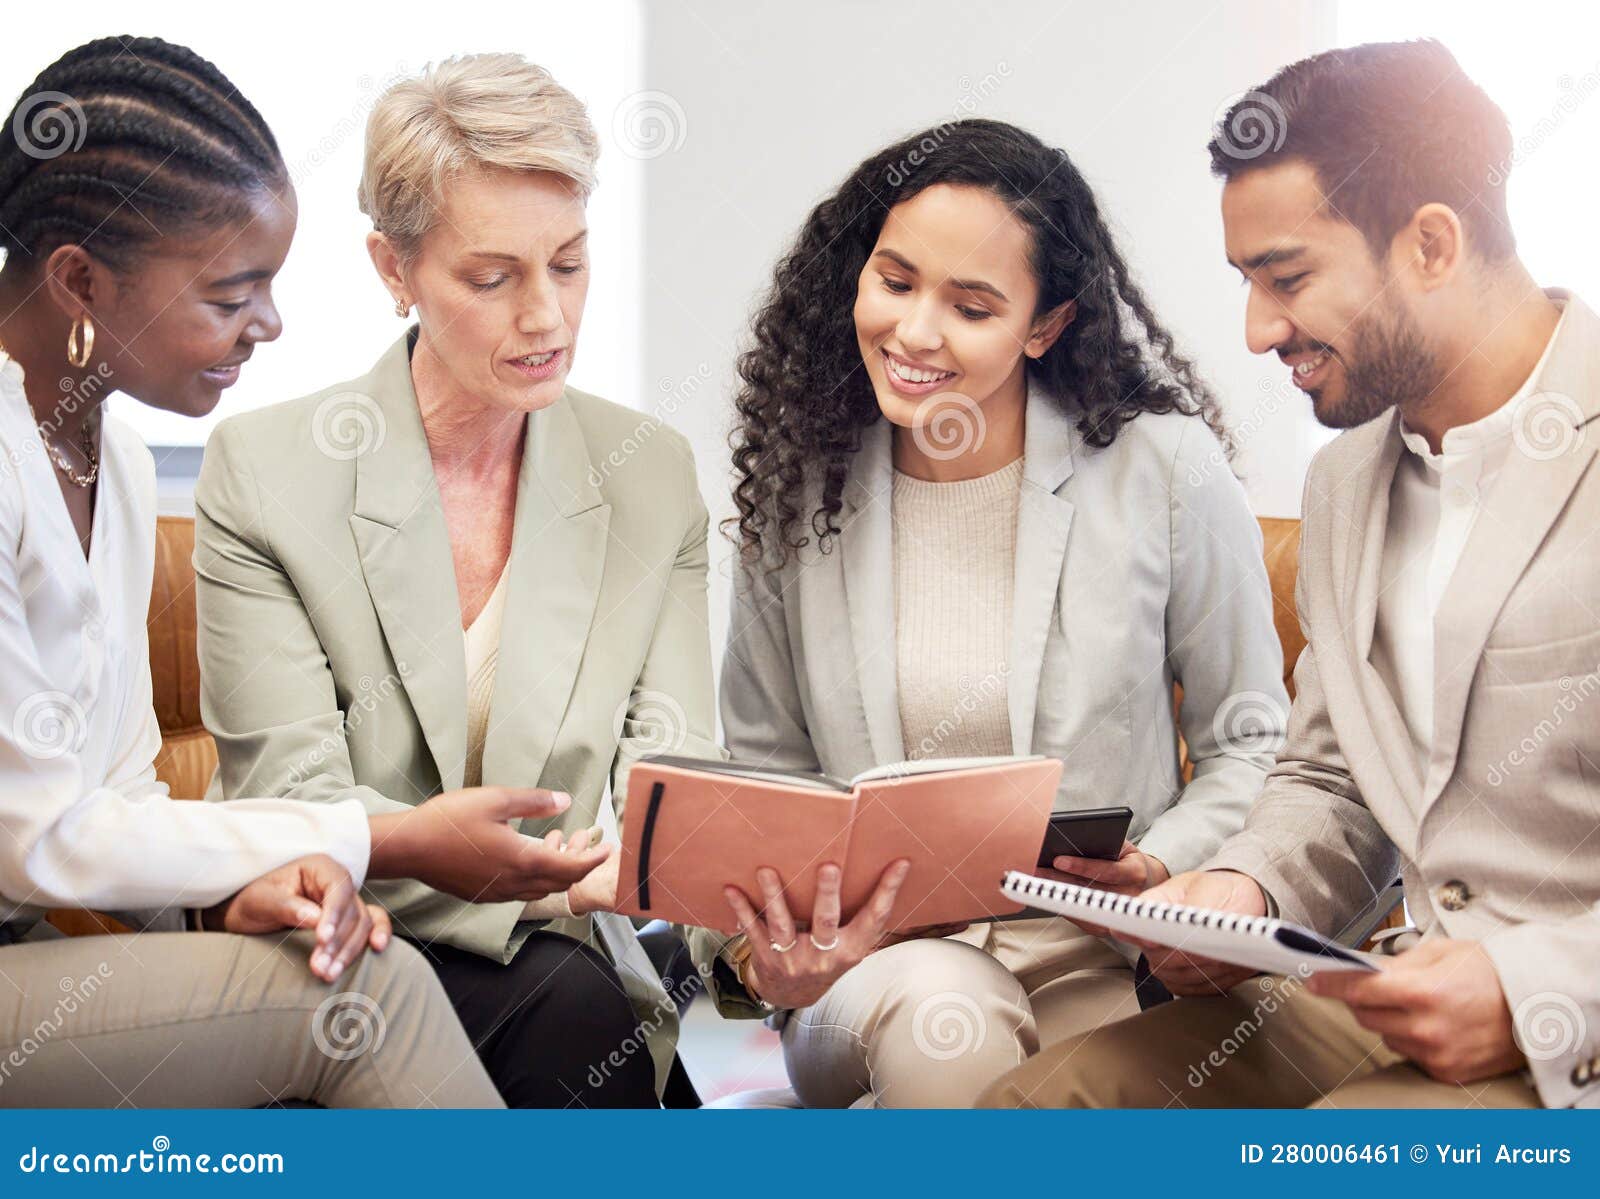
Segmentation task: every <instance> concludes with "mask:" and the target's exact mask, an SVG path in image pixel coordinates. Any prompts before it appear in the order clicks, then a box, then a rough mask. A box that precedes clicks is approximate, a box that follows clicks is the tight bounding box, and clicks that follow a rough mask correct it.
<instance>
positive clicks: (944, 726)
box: [891, 458, 1022, 759]
mask: <svg viewBox="0 0 1600 1199" xmlns="http://www.w3.org/2000/svg"><path fill="white" fill-rule="evenodd" d="M1021 488H1022V459H1021V458H1018V459H1017V460H1016V461H1015V462H1013V463H1011V465H1009V466H1006V467H1004V468H1002V469H1000V470H998V471H995V472H994V473H992V474H988V475H982V476H980V477H978V478H976V479H962V480H960V481H958V482H955V483H930V482H927V481H926V480H922V479H915V478H912V477H911V476H910V475H906V474H902V473H900V472H899V471H896V472H895V474H894V485H893V489H892V491H891V502H892V505H893V514H894V596H895V600H894V609H895V610H894V617H895V619H894V627H895V658H896V669H897V674H898V692H899V700H900V730H901V736H902V738H903V740H904V743H905V752H906V757H907V759H918V758H950V757H961V756H966V755H986V754H1009V753H1011V752H1012V746H1011V723H1010V710H1009V708H1008V706H1007V703H1006V678H1007V674H1008V672H1009V669H1010V667H1009V663H1008V662H1007V660H1006V659H1007V656H1008V654H1009V653H1010V645H1011V600H1012V594H1013V591H1014V589H1015V582H1014V571H1015V566H1016V556H1017V504H1018V499H1019V497H1020V495H1021Z"/></svg>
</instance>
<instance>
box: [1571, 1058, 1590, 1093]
mask: <svg viewBox="0 0 1600 1199" xmlns="http://www.w3.org/2000/svg"><path fill="white" fill-rule="evenodd" d="M1593 1081H1594V1062H1579V1063H1578V1064H1577V1065H1576V1066H1574V1067H1572V1085H1573V1086H1575V1087H1586V1086H1588V1085H1589V1084H1590V1083H1591V1082H1593Z"/></svg>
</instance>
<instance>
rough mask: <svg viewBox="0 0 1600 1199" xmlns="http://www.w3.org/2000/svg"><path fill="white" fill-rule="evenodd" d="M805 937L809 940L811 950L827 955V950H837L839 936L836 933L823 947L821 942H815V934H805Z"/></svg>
mask: <svg viewBox="0 0 1600 1199" xmlns="http://www.w3.org/2000/svg"><path fill="white" fill-rule="evenodd" d="M806 936H808V937H810V938H811V948H813V949H817V950H820V951H822V952H823V953H827V952H828V951H829V950H832V949H838V948H839V934H838V933H834V934H833V940H831V941H829V942H828V943H827V944H826V945H824V944H823V943H822V942H821V941H819V940H817V934H816V933H807V934H806Z"/></svg>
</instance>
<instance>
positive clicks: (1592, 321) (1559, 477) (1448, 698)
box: [1423, 293, 1600, 806]
mask: <svg viewBox="0 0 1600 1199" xmlns="http://www.w3.org/2000/svg"><path fill="white" fill-rule="evenodd" d="M1553 294H1554V296H1555V298H1564V297H1563V296H1562V293H1553ZM1566 303H1567V311H1566V313H1565V314H1564V320H1563V322H1562V327H1561V328H1560V329H1559V330H1558V332H1557V334H1556V337H1557V340H1556V344H1555V345H1554V346H1552V347H1551V351H1550V357H1549V359H1548V360H1547V361H1546V363H1545V367H1544V370H1543V371H1542V372H1541V373H1540V375H1539V378H1538V379H1537V380H1536V381H1535V383H1534V387H1533V391H1532V393H1531V394H1530V395H1529V397H1528V399H1527V400H1525V401H1521V402H1522V403H1524V404H1527V405H1529V407H1528V409H1527V411H1528V414H1529V415H1528V416H1527V417H1526V418H1525V419H1524V418H1520V417H1519V418H1518V420H1517V422H1516V425H1517V433H1516V434H1514V435H1513V444H1512V445H1511V446H1510V447H1509V448H1508V450H1507V455H1506V461H1505V465H1504V466H1502V467H1501V468H1500V474H1499V477H1498V478H1497V479H1496V480H1495V481H1494V484H1493V486H1492V487H1491V488H1490V491H1489V495H1488V497H1487V499H1486V501H1485V505H1484V509H1483V511H1482V512H1480V513H1479V515H1478V519H1477V521H1476V522H1475V523H1474V524H1473V526H1472V533H1471V535H1470V536H1469V537H1468V538H1467V545H1466V548H1465V549H1464V550H1463V551H1462V554H1461V565H1460V567H1459V568H1458V569H1457V570H1456V572H1455V573H1454V574H1453V575H1452V576H1451V578H1450V583H1449V584H1448V586H1447V587H1446V588H1445V593H1444V597H1443V599H1442V600H1441V601H1440V603H1439V612H1438V615H1437V617H1436V618H1435V620H1434V655H1433V657H1434V712H1433V752H1432V756H1431V758H1430V760H1429V763H1428V778H1427V782H1426V785H1425V787H1424V794H1423V803H1424V805H1425V806H1426V805H1428V804H1431V803H1432V802H1433V801H1434V800H1435V799H1437V798H1438V796H1439V793H1440V792H1441V791H1442V790H1443V789H1444V785H1445V784H1446V783H1447V782H1448V781H1449V780H1450V776H1451V775H1452V774H1454V773H1455V765H1456V757H1457V754H1458V753H1459V751H1460V748H1461V731H1462V725H1463V722H1464V720H1465V717H1466V707H1467V697H1468V693H1469V692H1470V691H1471V689H1472V680H1473V677H1474V676H1475V675H1476V674H1477V671H1478V659H1479V658H1480V657H1481V656H1482V654H1483V647H1484V644H1485V643H1486V642H1487V641H1488V640H1489V634H1490V632H1491V631H1493V629H1494V624H1495V621H1496V619H1497V618H1498V617H1499V615H1500V610H1501V609H1502V608H1503V607H1505V603H1506V600H1507V598H1508V597H1509V596H1510V594H1511V591H1512V588H1514V587H1515V586H1516V583H1517V580H1518V579H1520V578H1521V577H1522V573H1523V571H1524V570H1526V569H1527V566H1528V563H1529V562H1530V561H1532V559H1533V556H1534V555H1535V554H1536V553H1537V552H1538V551H1539V547H1540V546H1541V545H1542V544H1543V542H1544V538H1545V534H1546V533H1548V532H1549V531H1550V526H1551V525H1552V524H1554V523H1555V520H1556V517H1557V516H1559V515H1560V514H1561V510H1562V509H1563V508H1565V507H1566V505H1567V501H1568V499H1569V498H1570V497H1571V495H1572V492H1573V490H1574V489H1575V488H1576V487H1577V485H1578V480H1579V479H1580V478H1581V477H1582V476H1583V474H1584V472H1585V471H1586V470H1588V468H1589V466H1590V464H1591V463H1592V462H1593V461H1594V458H1595V453H1596V437H1597V435H1600V421H1597V417H1600V358H1597V356H1596V351H1595V349H1594V347H1595V346H1596V345H1597V344H1600V318H1596V316H1595V314H1594V313H1593V312H1592V311H1590V310H1589V308H1588V307H1587V306H1585V305H1584V304H1583V303H1582V301H1580V300H1578V299H1577V298H1576V297H1572V298H1568V299H1567V300H1566ZM1535 406H1536V407H1535ZM1525 443H1528V444H1525ZM1547 445H1548V446H1549V447H1550V450H1549V452H1546V451H1545V449H1544V447H1545V446H1547Z"/></svg>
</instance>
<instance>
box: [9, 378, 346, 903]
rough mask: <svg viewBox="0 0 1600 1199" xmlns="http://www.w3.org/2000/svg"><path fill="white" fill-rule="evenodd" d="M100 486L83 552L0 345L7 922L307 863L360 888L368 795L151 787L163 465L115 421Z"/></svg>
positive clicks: (233, 882) (202, 893) (157, 739)
mask: <svg viewBox="0 0 1600 1199" xmlns="http://www.w3.org/2000/svg"><path fill="white" fill-rule="evenodd" d="M97 486H98V493H97V495H96V500H95V511H94V525H93V531H92V540H91V543H90V552H89V556H88V558H87V559H85V557H84V554H83V550H82V548H81V545H80V543H79V540H78V534H77V530H76V529H75V528H74V526H73V523H72V518H71V515H70V513H69V512H68V510H67V506H66V503H65V502H64V501H63V499H62V496H61V489H60V484H59V483H57V482H56V477H55V468H54V467H53V466H52V465H51V462H50V459H49V456H48V455H47V453H46V451H45V447H44V443H43V442H42V440H41V439H40V436H39V432H38V427H37V425H36V424H35V421H34V416H33V411H32V409H31V408H29V406H28V400H27V397H26V395H25V394H24V392H23V387H22V368H21V367H20V366H18V365H17V364H16V363H15V362H14V361H12V360H11V359H10V358H9V357H7V356H6V355H4V354H3V353H0V923H5V922H11V921H20V922H24V923H31V922H33V921H35V920H37V919H38V918H39V916H40V914H41V912H42V911H43V910H44V909H46V908H51V907H91V908H109V909H121V910H128V909H151V908H165V907H169V906H178V907H207V906H209V905H211V904H213V903H216V902H218V901H219V900H222V899H224V898H226V897H227V896H229V895H231V894H232V893H233V892H235V891H237V890H238V889H239V888H240V887H241V886H243V885H244V884H245V883H247V882H249V881H250V880H251V879H254V878H257V877H259V876H260V875H262V874H265V873H266V872H267V871H269V870H273V869H275V868H277V867H278V866H281V865H283V864H284V863H286V862H290V861H293V860H294V859H295V858H299V857H304V856H305V855H307V854H313V853H326V854H328V855H330V856H332V857H333V858H334V859H336V860H337V861H339V862H340V863H341V864H343V865H344V866H345V867H346V868H347V869H348V870H349V871H350V873H351V874H352V875H353V876H354V877H355V880H356V882H357V883H360V882H362V881H363V880H364V877H365V875H366V869H367V859H368V855H369V853H370V850H371V835H370V833H369V831H368V827H367V817H366V813H365V811H364V810H363V809H362V806H361V804H360V802H359V801H358V800H354V799H352V800H348V801H346V802H343V803H339V804H311V803H297V802H294V801H291V800H282V799H248V800H239V801H234V802H231V803H227V804H210V803H203V802H196V801H187V800H183V801H179V800H173V799H171V798H169V797H168V795H167V789H166V786H165V784H163V783H159V782H157V781H156V773H155V759H156V754H157V752H158V751H159V750H160V748H161V731H160V728H159V726H158V725H157V723H156V717H155V711H154V709H153V708H152V706H151V680H150V657H149V648H148V644H147V634H146V630H145V614H146V610H147V609H148V607H149V604H150V585H151V579H152V576H153V574H154V571H155V523H156V521H155V516H156V482H155V464H154V461H153V460H152V459H151V457H150V451H149V450H148V449H147V448H146V447H145V445H144V443H143V442H142V441H141V440H140V439H139V436H138V434H136V433H135V432H134V431H133V430H132V429H131V428H129V427H128V426H126V425H124V424H122V423H120V422H119V421H117V420H115V419H114V418H111V417H109V416H108V417H106V418H105V420H104V424H103V428H102V434H101V445H100V479H99V483H98V484H97Z"/></svg>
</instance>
